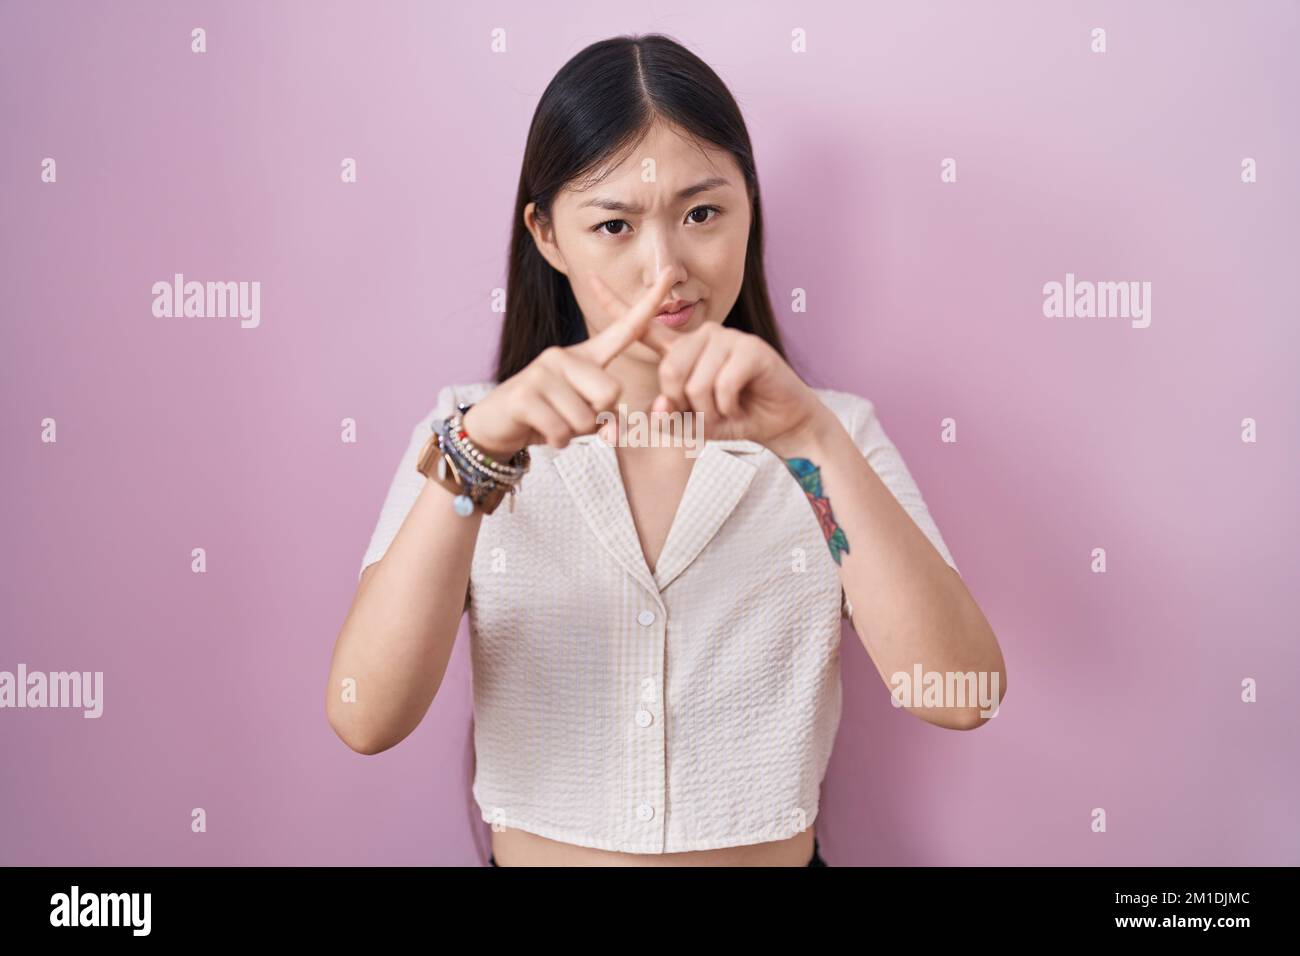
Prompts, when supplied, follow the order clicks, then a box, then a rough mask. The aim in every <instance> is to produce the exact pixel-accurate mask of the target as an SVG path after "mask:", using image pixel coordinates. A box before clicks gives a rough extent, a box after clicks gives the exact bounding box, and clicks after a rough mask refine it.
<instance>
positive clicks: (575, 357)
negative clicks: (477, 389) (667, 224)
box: [461, 271, 673, 461]
mask: <svg viewBox="0 0 1300 956" xmlns="http://www.w3.org/2000/svg"><path fill="white" fill-rule="evenodd" d="M671 275H672V274H671V273H670V272H668V271H664V272H661V273H660V274H659V279H658V280H657V281H656V282H655V284H654V286H652V287H651V288H650V289H649V290H647V291H646V293H645V294H644V295H643V296H642V297H641V299H640V300H639V301H638V302H637V303H636V305H634V306H633V307H632V308H631V309H629V310H628V312H627V314H626V315H624V316H623V317H622V318H620V319H618V320H617V321H615V322H612V323H611V324H610V325H608V326H606V327H605V328H604V329H602V330H601V331H600V332H598V333H597V334H596V335H594V336H592V337H590V338H588V339H587V340H586V341H584V342H579V343H578V344H576V345H571V346H568V347H567V348H561V347H560V346H558V345H552V346H550V347H549V348H547V349H545V350H544V351H543V352H542V353H541V354H540V355H538V356H537V358H535V359H533V361H531V362H529V363H528V365H527V366H525V367H524V368H523V369H521V370H520V371H519V372H518V373H517V374H515V375H512V376H511V377H510V378H508V379H506V380H505V381H504V382H502V383H501V384H500V385H498V386H497V387H496V388H494V389H492V391H491V392H489V393H488V394H487V396H485V397H484V398H483V399H482V400H480V401H478V402H476V403H475V404H474V407H473V408H471V409H470V410H469V411H468V412H466V413H465V415H464V417H463V419H462V421H461V425H462V427H463V428H464V429H465V432H466V434H468V435H469V438H470V441H471V442H473V443H474V445H475V446H476V447H478V448H480V449H482V450H483V451H485V452H487V454H489V455H491V456H492V457H493V458H496V459H499V460H501V461H505V460H507V459H509V458H510V456H512V455H513V454H515V452H517V451H519V449H521V448H523V447H525V446H526V445H540V444H547V445H551V446H553V447H555V448H564V447H565V446H566V445H568V444H569V440H570V439H571V438H573V437H574V436H575V435H590V434H591V433H592V432H594V431H596V426H597V425H598V424H599V422H598V420H597V417H596V416H597V415H598V414H599V413H600V412H603V411H609V410H610V409H612V408H613V407H614V403H615V402H617V401H618V398H619V396H620V395H621V394H622V390H623V389H622V385H621V384H620V383H619V381H618V379H616V378H615V377H614V376H613V375H611V374H610V373H609V372H607V371H606V370H605V366H606V365H608V364H609V363H610V362H611V361H612V360H613V359H614V358H615V357H616V356H617V355H618V354H619V353H620V352H622V351H623V350H624V349H625V348H627V347H628V346H629V345H630V344H632V343H633V342H636V341H638V340H639V339H641V338H643V337H644V336H646V333H647V331H651V332H654V333H655V334H656V335H659V333H660V332H662V333H665V334H666V333H667V330H663V329H658V327H655V329H652V328H651V325H652V323H653V322H654V317H655V315H656V313H658V311H659V306H660V305H661V304H662V303H663V301H664V298H665V297H666V296H667V294H668V290H669V289H670V288H672V285H673V283H672V280H671ZM656 329H658V331H656ZM662 340H663V337H662V336H660V341H662Z"/></svg>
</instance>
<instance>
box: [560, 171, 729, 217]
mask: <svg viewBox="0 0 1300 956" xmlns="http://www.w3.org/2000/svg"><path fill="white" fill-rule="evenodd" d="M730 185H731V183H730V182H728V181H727V180H726V179H723V178H722V177H721V176H712V177H710V178H708V179H702V180H700V181H699V182H698V183H696V184H695V185H694V186H687V187H686V188H685V189H683V190H682V191H681V192H679V193H678V194H677V198H678V199H690V198H691V197H692V196H694V195H696V194H698V193H703V192H708V191H709V190H710V189H721V188H722V187H724V186H730ZM588 206H595V207H596V208H597V209H607V210H609V211H611V212H632V213H640V212H645V210H644V209H643V208H642V207H641V206H638V205H636V204H635V203H626V202H619V201H618V200H617V199H600V198H596V199H588V200H587V201H586V202H584V203H582V204H580V205H579V206H578V208H579V209H586V208H587V207H588Z"/></svg>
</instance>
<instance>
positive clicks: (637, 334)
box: [582, 271, 673, 368]
mask: <svg viewBox="0 0 1300 956" xmlns="http://www.w3.org/2000/svg"><path fill="white" fill-rule="evenodd" d="M672 285H673V281H672V274H671V273H670V272H667V271H664V272H661V273H660V274H659V278H658V279H657V280H656V281H655V284H654V285H653V286H651V287H650V288H649V289H648V290H647V291H646V292H645V294H644V295H642V296H641V298H640V299H638V300H637V302H636V304H635V305H633V306H631V307H629V306H628V305H627V304H626V303H624V302H623V300H622V299H620V298H619V297H618V296H616V295H615V294H614V293H613V292H612V291H611V290H610V289H609V287H608V286H606V285H605V283H604V282H602V281H601V280H600V278H599V277H598V276H596V275H594V274H593V275H592V276H591V287H592V289H593V291H594V292H595V294H596V298H597V299H598V300H599V301H600V304H601V307H602V308H603V309H604V310H605V312H606V313H607V314H609V315H610V316H612V317H613V319H614V321H613V322H611V323H610V324H609V325H607V326H606V327H605V328H603V329H602V330H601V331H600V332H598V333H596V335H594V336H592V337H591V338H590V339H588V340H587V341H586V342H585V343H583V345H585V346H586V347H585V348H583V349H582V350H583V351H584V352H585V353H586V355H587V357H588V358H590V359H591V360H592V361H594V362H595V363H596V364H597V365H600V366H601V367H602V368H603V367H604V366H606V365H608V364H609V363H610V362H611V361H613V359H614V357H615V356H617V355H618V354H619V353H620V352H622V351H623V350H624V349H626V348H627V347H628V346H629V345H631V344H632V343H633V342H635V341H637V340H638V339H643V338H644V339H646V340H647V344H648V345H650V347H651V348H654V349H655V350H656V351H658V352H660V354H663V349H664V348H666V347H667V341H666V340H665V338H664V337H663V336H656V335H655V332H656V331H657V332H660V333H664V336H667V335H668V331H667V329H664V328H663V327H662V326H659V325H658V323H656V322H655V321H654V317H655V315H656V314H657V313H658V312H659V304H660V303H661V302H662V301H663V297H664V295H666V294H667V292H668V290H669V289H670V288H672ZM651 326H654V329H651V328H650V327H651ZM670 338H671V337H670V336H669V339H670ZM655 343H658V347H656V344H655Z"/></svg>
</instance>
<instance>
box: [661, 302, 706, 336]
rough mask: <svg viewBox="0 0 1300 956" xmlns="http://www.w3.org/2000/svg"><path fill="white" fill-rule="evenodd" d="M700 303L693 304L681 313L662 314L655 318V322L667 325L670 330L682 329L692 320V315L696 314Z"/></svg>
mask: <svg viewBox="0 0 1300 956" xmlns="http://www.w3.org/2000/svg"><path fill="white" fill-rule="evenodd" d="M697 305H699V303H698V302H692V303H691V304H690V305H688V306H686V308H684V309H682V310H681V311H680V312H660V313H659V314H658V315H656V316H655V321H656V322H658V323H659V324H660V325H666V326H668V328H670V329H680V328H681V327H682V326H683V325H685V324H686V323H687V322H689V321H690V320H691V315H692V314H694V312H695V307H696V306H697Z"/></svg>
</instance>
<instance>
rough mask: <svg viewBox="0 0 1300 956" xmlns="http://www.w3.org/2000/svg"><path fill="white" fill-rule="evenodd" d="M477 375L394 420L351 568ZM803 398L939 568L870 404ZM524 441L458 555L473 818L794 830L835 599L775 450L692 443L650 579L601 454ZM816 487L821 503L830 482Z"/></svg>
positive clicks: (686, 832) (639, 840) (829, 656)
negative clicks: (862, 459) (514, 474)
mask: <svg viewBox="0 0 1300 956" xmlns="http://www.w3.org/2000/svg"><path fill="white" fill-rule="evenodd" d="M493 387H494V386H493V384H492V383H490V382H479V383H473V384H467V385H458V386H447V387H444V388H443V389H442V390H441V391H440V393H439V395H438V400H437V403H436V405H435V407H434V408H433V409H432V410H431V411H430V413H429V414H428V415H426V416H425V417H424V418H423V419H421V421H420V422H419V423H418V424H417V425H416V427H415V429H414V431H413V432H412V434H411V439H410V442H409V444H408V447H407V450H406V452H405V454H404V455H403V457H402V461H401V462H400V464H399V466H398V471H397V474H396V475H395V476H394V478H393V480H392V483H391V484H390V486H389V490H388V495H387V498H386V499H385V502H384V505H383V509H382V511H381V513H380V516H379V521H378V523H377V525H376V527H375V530H374V533H373V534H372V536H371V540H370V545H369V547H368V548H367V550H366V554H365V557H364V558H363V560H362V570H364V568H365V567H366V566H367V565H369V564H371V563H372V562H374V561H377V560H379V559H380V558H381V557H383V555H384V553H385V552H386V551H387V550H388V547H389V545H390V544H391V543H392V541H393V538H394V537H395V536H396V534H397V531H398V529H399V528H400V527H401V524H402V522H403V521H404V520H405V519H406V516H407V514H408V513H409V512H410V510H411V506H412V504H414V502H415V499H416V497H417V496H418V495H419V493H420V491H421V489H422V487H423V485H424V481H425V479H424V476H422V475H421V474H420V473H419V472H418V471H416V470H415V464H416V460H417V457H418V455H419V452H420V449H421V448H422V447H423V445H424V442H425V439H426V437H427V436H428V435H429V433H430V423H431V422H432V421H433V419H434V418H442V417H445V416H446V415H449V414H451V413H452V412H453V411H454V410H455V403H456V402H457V401H464V402H475V401H479V400H480V399H482V398H483V397H484V396H485V395H486V394H487V393H488V392H489V391H490V390H491V389H492V388H493ZM815 391H816V393H817V395H818V397H819V398H820V399H821V400H822V401H823V402H824V403H825V404H826V405H827V406H828V407H829V408H830V409H831V410H832V411H834V412H835V413H836V414H837V415H838V416H839V418H840V421H841V422H842V423H843V424H844V426H845V428H846V429H847V430H848V432H849V434H850V435H851V436H852V437H853V440H854V442H855V443H856V445H857V447H858V448H859V450H860V451H862V452H863V454H864V455H865V456H866V458H867V461H868V462H869V463H870V464H871V466H872V468H873V469H874V470H875V472H876V473H877V474H878V475H879V476H880V478H881V479H882V481H883V482H884V483H885V485H886V486H887V487H888V488H889V489H890V491H891V492H892V493H893V494H894V496H895V498H897V499H898V501H899V503H900V504H901V505H902V506H903V508H904V509H905V510H906V511H907V513H908V514H909V515H911V517H912V519H913V520H914V521H915V522H916V523H917V525H918V526H919V527H920V529H921V530H922V531H923V532H924V533H925V534H926V536H927V537H928V538H929V540H930V541H931V543H932V544H933V545H934V547H935V548H936V550H937V551H938V552H939V554H940V555H942V557H943V559H944V560H945V561H946V562H947V563H948V564H949V565H950V566H952V567H953V568H954V569H956V564H955V562H954V561H953V558H952V555H951V554H950V553H949V551H948V548H947V546H946V545H945V544H944V541H943V538H942V537H941V536H940V534H939V529H938V528H937V527H936V526H935V523H934V521H933V520H932V518H931V516H930V514H929V511H928V509H927V508H926V505H925V502H924V500H923V499H922V497H921V494H920V491H919V490H918V489H917V486H916V484H915V483H914V481H913V480H912V476H911V474H910V473H909V471H908V469H907V467H906V465H904V463H903V460H902V457H901V456H900V455H899V453H898V450H897V448H896V447H895V446H894V445H893V444H892V442H891V441H890V440H889V438H888V437H887V436H886V434H885V432H884V429H883V428H882V426H881V424H880V422H879V419H878V418H877V417H876V414H875V410H874V407H873V405H872V404H871V402H869V401H867V400H866V399H864V398H861V397H859V396H857V395H853V394H851V393H848V392H840V391H834V390H830V389H815ZM530 452H531V454H532V467H531V469H530V471H529V472H528V474H527V475H525V476H524V479H523V482H522V483H521V485H520V488H519V492H518V495H517V497H516V500H515V510H514V512H513V513H511V512H510V510H509V508H508V507H507V506H506V505H505V504H503V505H502V506H501V507H500V508H498V509H497V511H496V512H495V513H494V514H492V515H487V516H485V517H484V518H483V520H482V523H481V524H480V528H479V536H478V540H477V543H476V546H475V551H474V559H473V563H472V565H471V569H470V600H469V605H468V607H469V616H470V637H471V655H472V675H473V683H474V687H473V691H474V714H475V723H474V746H475V752H476V771H475V777H474V784H473V793H474V797H475V799H476V800H477V802H478V804H479V808H480V812H481V813H482V816H483V819H484V820H485V821H488V822H495V823H501V824H503V825H505V826H507V827H516V828H518V829H521V830H527V831H529V832H531V833H536V834H539V835H541V836H544V837H549V838H551V839H553V840H560V841H563V842H566V843H574V844H578V845H581V846H591V847H598V848H600V849H605V850H618V851H623V852H627V853H676V852H680V851H684V850H707V849H714V848H717V847H724V846H739V845H743V844H751V843H759V842H764V841H770V840H781V839H786V838H788V837H790V836H792V835H794V833H795V832H797V831H798V830H799V829H801V828H804V827H807V826H809V825H811V824H812V823H813V821H814V820H815V819H816V816H817V810H818V805H819V800H820V788H821V781H822V777H823V776H824V774H825V771H826V765H827V763H828V761H829V759H830V752H831V745H832V743H833V741H834V738H835V732H836V729H837V727H838V725H839V720H840V709H841V691H840V665H839V643H840V639H841V631H842V623H843V618H844V617H845V616H848V615H849V614H850V613H851V611H852V609H851V607H850V606H849V604H848V601H847V599H846V597H845V595H844V592H843V589H842V587H841V585H840V579H839V566H838V565H836V563H835V561H834V559H833V558H832V557H831V554H830V549H829V548H828V547H827V545H826V541H825V538H824V537H823V535H822V532H821V528H820V526H819V524H818V522H817V518H816V515H815V514H814V513H813V510H812V508H811V506H810V505H809V502H808V499H807V496H806V495H805V494H804V493H803V491H802V490H801V489H800V487H799V485H798V483H797V482H796V481H795V479H794V478H793V476H792V475H791V474H790V473H789V471H788V470H787V469H786V467H785V465H784V463H783V462H782V461H781V460H780V459H779V458H778V457H777V456H775V455H773V454H772V453H771V452H770V451H768V450H767V449H766V448H764V447H763V446H762V445H759V444H757V443H755V442H750V441H741V440H732V441H711V442H707V443H706V444H705V445H704V447H703V449H700V450H698V457H696V459H695V462H694V464H693V465H692V470H691V474H690V479H689V481H688V482H687V485H686V490H685V492H684V494H683V496H682V500H681V502H680V504H679V505H678V508H677V512H676V514H675V516H674V518H673V523H672V526H671V528H670V530H669V532H668V537H667V540H666V541H665V542H664V546H663V550H662V553H661V554H660V557H659V561H658V564H657V566H656V567H655V570H654V571H653V572H652V571H650V569H649V567H648V566H647V564H646V562H645V557H644V555H643V553H642V550H641V544H640V539H639V537H638V535H637V533H636V527H635V525H634V524H633V521H632V514H631V510H630V509H629V507H628V503H627V497H626V493H625V491H624V488H623V483H622V477H621V475H620V472H619V468H618V459H617V457H616V453H615V451H614V449H613V448H612V447H609V446H607V445H605V444H604V443H603V442H602V441H600V440H599V439H598V438H596V437H595V436H594V435H585V436H580V437H579V438H576V439H574V440H572V441H571V442H570V443H569V445H568V447H566V448H563V449H557V448H552V447H550V446H549V445H534V446H531V448H530ZM826 493H827V496H828V497H829V498H830V501H831V504H832V507H834V504H835V489H834V488H833V487H828V488H827V489H826ZM447 499H448V500H447V506H448V507H449V508H450V507H451V495H448V496H447ZM849 546H850V549H852V547H853V542H850V543H849ZM656 808H662V811H661V812H656Z"/></svg>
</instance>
